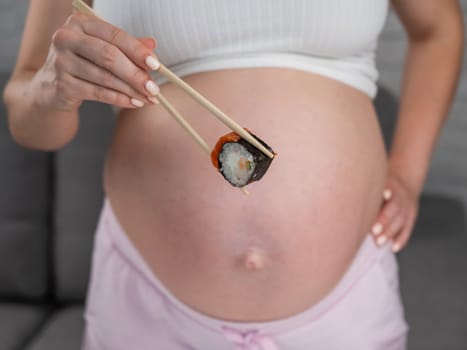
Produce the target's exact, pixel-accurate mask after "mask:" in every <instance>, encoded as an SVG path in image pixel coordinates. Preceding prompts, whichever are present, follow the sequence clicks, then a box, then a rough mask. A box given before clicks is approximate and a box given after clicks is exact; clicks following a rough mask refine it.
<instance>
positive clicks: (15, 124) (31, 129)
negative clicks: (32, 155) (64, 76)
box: [4, 72, 79, 151]
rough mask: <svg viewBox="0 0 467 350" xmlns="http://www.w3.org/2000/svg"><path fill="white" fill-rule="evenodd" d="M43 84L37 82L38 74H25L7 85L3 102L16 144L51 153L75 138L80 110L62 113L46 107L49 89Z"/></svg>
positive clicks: (63, 111) (48, 106) (62, 111)
mask: <svg viewBox="0 0 467 350" xmlns="http://www.w3.org/2000/svg"><path fill="white" fill-rule="evenodd" d="M44 85H46V84H44V83H41V82H38V81H37V79H35V72H25V73H22V74H21V76H20V77H17V78H15V79H13V80H12V81H11V82H10V83H9V84H8V85H7V87H6V89H5V91H4V100H5V104H6V106H7V109H8V123H9V129H10V132H11V134H12V136H13V138H14V139H15V141H16V142H17V143H18V144H20V145H22V146H23V147H27V148H31V149H38V150H44V151H52V150H57V149H59V148H61V147H63V146H64V145H65V144H66V143H68V142H69V141H70V140H71V139H72V138H73V136H74V135H75V134H76V131H77V129H78V124H79V118H78V112H77V110H71V111H66V110H59V109H57V108H54V107H53V106H50V105H47V104H46V103H45V99H44V98H43V96H44V95H45V94H47V89H48V87H47V86H44ZM41 90H42V91H41ZM41 96H42V97H41Z"/></svg>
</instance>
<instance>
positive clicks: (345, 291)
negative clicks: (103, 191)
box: [83, 198, 408, 350]
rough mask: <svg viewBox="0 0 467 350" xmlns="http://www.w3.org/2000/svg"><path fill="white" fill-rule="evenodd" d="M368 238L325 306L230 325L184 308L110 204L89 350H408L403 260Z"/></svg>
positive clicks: (92, 295)
mask: <svg viewBox="0 0 467 350" xmlns="http://www.w3.org/2000/svg"><path fill="white" fill-rule="evenodd" d="M389 248H390V247H389V246H385V247H383V248H378V247H376V245H375V244H374V243H373V239H372V238H371V237H370V236H368V237H367V239H366V240H365V241H364V243H363V244H362V246H361V248H360V250H359V252H358V253H357V255H356V257H355V259H354V261H353V262H352V264H351V265H350V267H349V269H348V270H347V272H346V273H345V275H344V276H343V278H342V279H341V280H340V281H339V283H338V285H337V286H336V287H335V288H334V289H333V290H332V291H331V292H330V293H329V294H328V295H327V296H326V297H325V298H323V299H322V300H321V301H320V302H319V303H318V304H316V305H314V306H313V307H311V308H310V309H308V310H305V311H303V312H302V313H300V314H297V315H294V316H292V317H289V318H285V319H280V320H276V321H271V322H258V323H247V322H245V323H243V322H226V321H223V320H220V319H215V318H212V317H208V316H207V315H204V314H202V313H199V312H197V311H195V310H193V309H192V308H190V307H188V306H187V305H185V304H183V303H182V302H181V301H180V300H178V299H177V298H176V297H175V296H174V295H172V294H171V293H170V292H169V291H168V290H167V289H166V287H165V286H164V285H163V284H162V283H161V282H160V281H159V280H158V278H157V276H155V275H154V274H153V273H152V271H151V270H150V269H149V267H148V266H147V265H146V263H145V262H144V260H143V259H142V257H141V256H140V255H139V254H138V252H137V250H136V249H135V247H134V246H133V245H132V244H131V242H130V241H129V239H128V238H127V236H126V235H125V232H124V231H123V230H122V228H121V226H120V225H119V222H118V220H117V218H116V217H115V214H114V212H113V211H112V207H111V205H110V202H109V200H108V199H107V198H106V199H105V200H104V205H103V208H102V212H101V216H100V219H99V223H98V227H97V232H96V237H95V246H94V255H93V261H92V275H91V282H90V286H89V290H88V297H87V303H86V311H85V319H86V328H85V336H84V345H83V350H129V349H132V350H133V349H134V350H159V349H160V350H182V349H183V350H185V349H186V350H188V349H190V350H224V349H225V350H229V349H231V350H240V349H243V350H279V349H281V350H282V349H283V350H310V349H318V350H343V349H346V350H352V349H356V350H379V349H381V350H389V349H391V350H402V349H405V346H406V345H405V344H406V335H407V329H408V327H407V324H406V322H405V320H404V314H403V308H402V305H401V300H400V295H399V286H398V273H397V262H396V259H395V257H394V255H393V253H392V252H391V250H390V249H389Z"/></svg>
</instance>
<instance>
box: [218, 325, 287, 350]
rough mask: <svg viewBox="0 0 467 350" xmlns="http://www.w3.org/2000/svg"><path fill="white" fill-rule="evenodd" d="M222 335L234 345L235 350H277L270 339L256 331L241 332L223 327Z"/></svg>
mask: <svg viewBox="0 0 467 350" xmlns="http://www.w3.org/2000/svg"><path fill="white" fill-rule="evenodd" d="M222 333H223V334H224V336H225V337H226V338H227V340H229V341H230V342H232V343H233V344H234V345H235V349H236V350H279V349H278V347H277V346H276V344H274V342H273V341H272V339H271V338H270V337H268V336H266V335H262V334H259V332H258V331H257V330H252V331H246V332H242V331H239V330H237V329H235V328H231V327H227V326H224V327H222Z"/></svg>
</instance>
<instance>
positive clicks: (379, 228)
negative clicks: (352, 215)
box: [371, 222, 383, 235]
mask: <svg viewBox="0 0 467 350" xmlns="http://www.w3.org/2000/svg"><path fill="white" fill-rule="evenodd" d="M382 231H383V225H382V224H381V223H380V222H378V223H376V224H374V225H373V227H372V228H371V232H373V234H375V235H379V234H380V233H381V232H382Z"/></svg>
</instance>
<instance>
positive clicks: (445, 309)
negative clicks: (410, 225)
mask: <svg viewBox="0 0 467 350" xmlns="http://www.w3.org/2000/svg"><path fill="white" fill-rule="evenodd" d="M420 213H421V214H422V215H420V217H419V219H418V221H417V224H416V227H415V229H414V232H413V234H412V238H411V240H410V242H409V244H408V246H407V247H406V248H405V249H404V250H402V252H401V253H400V254H399V256H398V258H399V262H400V278H401V294H402V298H403V302H404V305H405V309H406V317H407V320H408V323H409V325H410V332H409V349H424V350H437V349H452V350H461V349H465V347H466V344H467V333H466V332H465V331H466V316H467V303H466V302H465V297H466V296H467V273H466V272H465V269H466V266H467V231H466V223H465V214H464V213H465V211H464V207H463V205H462V202H461V201H460V200H456V199H454V198H453V199H450V198H446V197H440V196H436V195H430V196H428V195H425V196H424V197H423V198H422V200H421V204H420Z"/></svg>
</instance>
